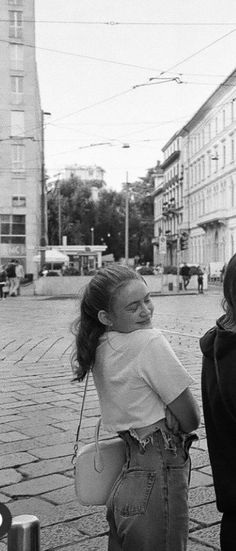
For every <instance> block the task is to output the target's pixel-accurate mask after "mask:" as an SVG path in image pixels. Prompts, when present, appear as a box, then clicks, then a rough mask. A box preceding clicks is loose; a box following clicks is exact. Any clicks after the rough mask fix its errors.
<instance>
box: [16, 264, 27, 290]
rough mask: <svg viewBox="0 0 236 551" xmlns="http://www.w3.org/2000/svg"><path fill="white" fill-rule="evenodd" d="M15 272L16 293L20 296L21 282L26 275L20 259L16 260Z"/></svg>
mask: <svg viewBox="0 0 236 551" xmlns="http://www.w3.org/2000/svg"><path fill="white" fill-rule="evenodd" d="M15 273H16V293H17V295H18V296H19V295H20V286H21V282H22V280H23V279H24V277H25V272H24V268H23V266H22V264H20V262H19V260H16V267H15Z"/></svg>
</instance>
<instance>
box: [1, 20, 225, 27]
mask: <svg viewBox="0 0 236 551" xmlns="http://www.w3.org/2000/svg"><path fill="white" fill-rule="evenodd" d="M0 21H1V22H4V23H9V21H10V20H9V19H0ZM22 21H23V23H34V24H45V23H46V24H52V25H60V24H62V25H98V26H100V25H106V26H111V27H116V26H129V25H130V26H141V27H145V26H147V27H232V26H233V25H236V22H235V23H234V22H232V21H231V22H228V21H225V22H222V21H221V22H219V21H211V22H206V21H202V22H201V21H185V22H184V21H115V20H109V21H81V20H74V19H73V20H72V19H71V20H70V19H29V18H27V19H22Z"/></svg>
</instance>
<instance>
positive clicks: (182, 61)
mask: <svg viewBox="0 0 236 551" xmlns="http://www.w3.org/2000/svg"><path fill="white" fill-rule="evenodd" d="M235 31H236V29H233V30H232V31H229V32H228V33H226V34H224V35H222V36H220V37H219V38H217V39H216V40H213V42H210V43H209V44H207V46H204V47H203V48H200V50H197V51H196V52H194V53H193V54H191V55H189V56H188V57H185V58H184V59H182V60H181V61H179V62H178V63H175V65H172V66H171V67H169V69H166V70H165V71H162V72H161V73H160V75H163V74H164V73H168V72H169V71H172V70H173V69H176V67H179V65H182V63H185V61H189V59H192V58H193V57H195V56H196V55H198V54H200V53H202V52H205V51H206V50H207V49H208V48H210V47H211V46H213V45H214V44H216V43H217V42H220V41H221V40H223V39H224V38H226V37H227V36H229V35H230V34H232V33H234V32H235ZM157 78H158V77H157Z"/></svg>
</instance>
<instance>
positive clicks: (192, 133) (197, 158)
mask: <svg viewBox="0 0 236 551" xmlns="http://www.w3.org/2000/svg"><path fill="white" fill-rule="evenodd" d="M182 136H183V164H184V192H183V195H184V219H183V228H186V230H187V231H188V232H189V256H188V258H189V261H190V262H193V263H197V264H203V265H207V264H209V263H214V262H218V263H222V264H224V263H225V262H227V261H228V260H229V258H230V257H231V256H232V254H234V252H235V251H236V146H235V144H236V70H235V71H233V73H232V74H231V75H229V77H228V78H227V79H226V80H225V81H224V82H223V83H222V84H221V85H220V86H219V87H218V88H217V89H216V90H215V92H214V93H213V94H212V95H211V96H210V97H209V98H208V99H207V101H206V102H205V103H204V104H203V105H202V106H201V108H200V109H199V110H198V111H197V113H195V115H194V116H193V117H192V119H191V120H190V121H189V122H188V123H187V124H186V125H185V127H184V128H183V129H182Z"/></svg>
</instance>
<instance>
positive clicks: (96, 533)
mask: <svg viewBox="0 0 236 551" xmlns="http://www.w3.org/2000/svg"><path fill="white" fill-rule="evenodd" d="M153 302H154V306H155V315H154V325H156V326H159V327H160V328H161V329H162V330H163V332H164V334H165V336H166V337H167V338H168V340H169V341H170V343H171V344H172V346H173V348H174V350H175V351H176V353H177V355H178V356H179V357H180V359H181V360H182V362H183V364H184V366H185V367H186V368H187V370H188V371H189V372H190V373H191V375H193V377H194V378H195V380H196V384H195V385H194V387H193V393H194V394H195V396H196V397H197V399H198V401H199V403H200V404H201V394H200V374H201V353H200V349H199V337H200V336H201V335H202V334H203V333H204V332H205V331H206V330H207V329H208V328H210V327H211V326H212V325H213V324H214V323H215V320H216V318H217V317H218V316H219V315H220V313H221V312H222V308H221V288H220V287H218V288H217V287H210V288H209V290H208V292H207V293H205V294H204V295H197V294H195V295H189V296H188V295H186V296H184V295H181V296H159V297H158V296H157V297H153ZM77 306H78V305H77V300H76V299H65V300H63V299H61V300H60V299H48V298H43V297H42V298H39V297H37V298H36V297H31V296H28V297H27V296H21V297H18V298H8V299H7V300H2V301H0V319H1V345H0V362H1V363H0V369H1V371H0V377H1V385H0V393H1V394H0V395H1V398H0V442H1V448H0V450H1V451H0V502H2V503H6V504H7V506H8V508H9V509H10V510H11V512H12V514H13V516H17V515H20V514H32V515H36V516H37V517H38V518H39V520H40V525H41V549H42V551H46V550H51V549H60V551H84V550H101V551H102V550H104V551H105V550H106V549H107V535H106V534H107V523H106V519H105V508H103V507H82V506H80V505H79V504H78V502H77V501H76V496H75V493H74V481H73V471H72V465H71V456H72V454H73V444H74V438H75V433H76V428H77V423H78V417H79V410H80V405H81V399H82V395H83V385H78V384H77V383H73V382H72V372H71V367H70V353H71V346H72V342H73V335H72V334H71V331H70V324H71V322H72V320H73V319H74V318H75V317H76V315H77ZM98 415H99V407H98V401H97V396H96V391H95V390H94V388H93V386H92V383H91V382H90V386H89V391H88V396H87V399H86V405H85V418H84V422H83V426H82V439H83V441H84V442H85V441H86V442H88V441H90V440H91V439H93V434H94V427H95V424H96V417H97V416H98ZM198 435H199V442H198V443H197V444H196V445H195V446H193V448H192V451H191V457H192V469H193V470H192V477H191V485H190V493H189V499H190V517H191V522H190V536H189V547H188V551H209V549H211V550H219V549H220V547H219V523H220V518H221V515H220V514H219V513H218V512H217V509H216V506H215V495H214V488H213V482H212V476H211V469H210V465H209V458H208V453H207V446H206V439H205V430H204V425H203V423H202V424H201V427H200V429H199V431H198ZM6 549H7V546H6V539H3V540H1V542H0V551H6ZM173 551H174V550H173Z"/></svg>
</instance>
